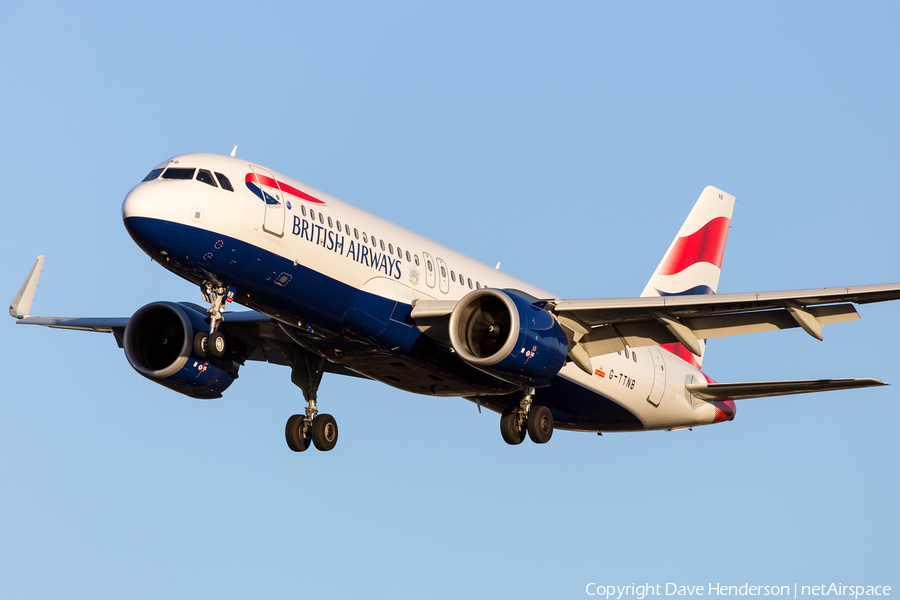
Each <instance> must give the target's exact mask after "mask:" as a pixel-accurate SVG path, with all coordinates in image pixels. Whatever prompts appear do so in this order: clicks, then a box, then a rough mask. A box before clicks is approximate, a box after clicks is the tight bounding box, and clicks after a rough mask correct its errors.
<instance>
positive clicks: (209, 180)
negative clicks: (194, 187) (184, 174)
mask: <svg viewBox="0 0 900 600" xmlns="http://www.w3.org/2000/svg"><path fill="white" fill-rule="evenodd" d="M197 181H202V182H203V183H205V184H207V185H211V186H213V187H219V186H218V185H216V180H215V179H213V176H212V173H210V172H209V171H207V170H206V169H200V170H199V171H198V172H197Z"/></svg>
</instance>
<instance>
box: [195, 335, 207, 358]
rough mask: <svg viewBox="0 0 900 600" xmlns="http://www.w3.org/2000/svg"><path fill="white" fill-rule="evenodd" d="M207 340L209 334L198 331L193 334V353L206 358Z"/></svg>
mask: <svg viewBox="0 0 900 600" xmlns="http://www.w3.org/2000/svg"><path fill="white" fill-rule="evenodd" d="M208 340H209V334H208V333H206V332H205V331H200V332H198V333H197V335H195V336H194V354H196V355H197V356H199V357H200V358H206V347H207V343H208Z"/></svg>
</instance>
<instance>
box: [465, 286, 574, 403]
mask: <svg viewBox="0 0 900 600" xmlns="http://www.w3.org/2000/svg"><path fill="white" fill-rule="evenodd" d="M450 343H451V344H452V345H453V349H454V350H455V351H456V353H457V354H459V356H460V357H462V359H463V360H465V361H466V362H467V363H469V364H470V365H472V366H474V367H476V368H478V369H480V370H482V371H484V372H486V373H490V374H491V375H493V376H495V377H498V378H500V379H503V380H504V381H508V382H510V383H514V384H516V385H522V386H528V387H540V386H544V385H548V384H549V383H550V380H551V379H552V378H553V377H554V376H555V375H556V374H557V373H558V372H559V370H560V369H561V368H562V366H563V365H564V364H565V362H566V355H567V353H568V339H567V338H566V334H565V332H564V331H563V329H562V327H560V325H559V323H557V321H556V319H555V318H554V317H553V315H551V314H550V313H548V312H547V311H545V310H543V308H539V307H538V306H535V304H534V303H533V302H532V301H530V300H527V299H525V298H524V297H522V296H520V295H519V294H517V293H515V292H512V291H509V290H499V289H492V288H486V289H481V290H476V291H474V292H470V293H469V294H467V295H465V296H464V297H463V298H462V299H461V300H460V301H459V302H458V303H457V305H456V306H455V307H454V309H453V312H452V313H450Z"/></svg>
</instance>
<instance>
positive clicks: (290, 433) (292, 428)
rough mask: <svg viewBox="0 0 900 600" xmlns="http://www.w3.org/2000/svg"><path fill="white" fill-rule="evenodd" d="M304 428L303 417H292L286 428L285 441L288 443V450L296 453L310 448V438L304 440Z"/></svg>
mask: <svg viewBox="0 0 900 600" xmlns="http://www.w3.org/2000/svg"><path fill="white" fill-rule="evenodd" d="M302 426H303V415H294V416H292V417H291V418H290V419H288V420H287V425H285V426H284V439H285V441H287V445H288V448H290V449H291V450H293V451H294V452H303V451H304V450H306V449H307V448H309V438H306V439H304V438H303V436H302V435H301V428H302Z"/></svg>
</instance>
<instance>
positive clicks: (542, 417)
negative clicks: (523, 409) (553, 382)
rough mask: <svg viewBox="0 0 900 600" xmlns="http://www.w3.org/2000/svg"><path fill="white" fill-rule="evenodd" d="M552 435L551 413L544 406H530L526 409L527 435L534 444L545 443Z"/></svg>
mask: <svg viewBox="0 0 900 600" xmlns="http://www.w3.org/2000/svg"><path fill="white" fill-rule="evenodd" d="M552 436H553V415H552V414H550V409H549V408H547V407H546V406H535V405H532V406H531V410H530V411H528V437H530V438H531V441H532V442H534V443H535V444H546V443H547V442H549V441H550V438H551V437H552Z"/></svg>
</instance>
